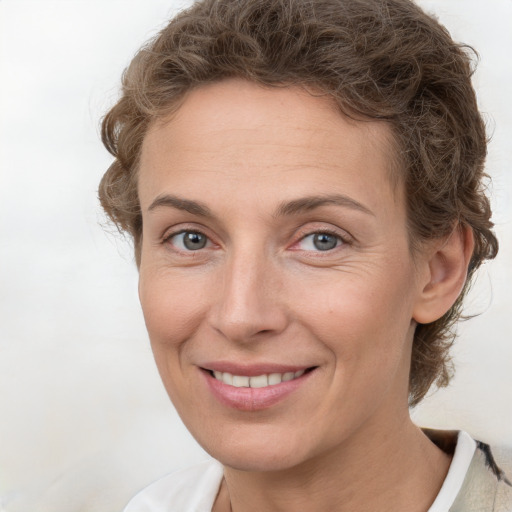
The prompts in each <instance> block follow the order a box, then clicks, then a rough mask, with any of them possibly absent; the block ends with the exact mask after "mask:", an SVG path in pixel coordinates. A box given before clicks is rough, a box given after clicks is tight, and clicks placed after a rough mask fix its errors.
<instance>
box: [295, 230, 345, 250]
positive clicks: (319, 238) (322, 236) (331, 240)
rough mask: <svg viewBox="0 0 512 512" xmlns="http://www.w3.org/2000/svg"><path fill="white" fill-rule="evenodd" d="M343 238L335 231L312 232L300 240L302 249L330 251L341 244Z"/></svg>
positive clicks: (299, 246)
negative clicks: (334, 232)
mask: <svg viewBox="0 0 512 512" xmlns="http://www.w3.org/2000/svg"><path fill="white" fill-rule="evenodd" d="M342 243H343V240H342V239H341V237H339V236H338V235H334V234H333V233H311V234H310V235H307V236H305V237H304V238H302V239H301V240H300V241H299V242H298V244H297V245H298V248H299V249H300V250H302V251H330V250H332V249H335V248H336V247H338V246H340V245H341V244H342Z"/></svg>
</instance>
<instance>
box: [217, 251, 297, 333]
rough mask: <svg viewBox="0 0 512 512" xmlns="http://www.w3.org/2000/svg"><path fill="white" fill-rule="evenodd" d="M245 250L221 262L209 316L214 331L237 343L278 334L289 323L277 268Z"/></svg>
mask: <svg viewBox="0 0 512 512" xmlns="http://www.w3.org/2000/svg"><path fill="white" fill-rule="evenodd" d="M248 252H251V251H248ZM248 252H245V253H238V254H236V255H232V257H231V258H228V259H227V261H226V262H225V263H224V265H223V267H222V270H221V271H220V276H219V281H218V282H219V284H220V286H219V290H218V294H217V296H216V297H215V299H214V303H213V305H212V307H211V309H210V315H209V316H210V325H211V326H212V327H213V328H214V329H215V330H216V331H217V332H219V333H220V334H221V335H222V336H223V337H225V338H226V339H229V340H230V341H235V342H239V343H245V342H251V341H255V340H256V339H262V338H268V337H271V336H272V335H276V334H279V333H281V332H282V331H283V330H284V329H285V328H286V325H287V322H288V319H287V312H286V307H285V304H284V303H283V300H282V286H281V284H282V283H281V279H280V271H279V268H276V265H273V264H272V262H270V261H269V259H268V258H266V257H265V255H261V254H260V255H256V254H254V252H253V253H252V254H248Z"/></svg>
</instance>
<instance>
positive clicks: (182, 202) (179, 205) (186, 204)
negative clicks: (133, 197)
mask: <svg viewBox="0 0 512 512" xmlns="http://www.w3.org/2000/svg"><path fill="white" fill-rule="evenodd" d="M162 206H166V207H170V208H175V209H176V210H182V211H185V212H188V213H191V214H192V215H198V216H200V217H213V213H212V212H211V210H210V208H208V207H207V206H206V205H205V204H203V203H200V202H199V201H190V200H189V199H183V198H181V197H177V196H172V195H169V194H165V195H163V196H158V197H157V198H156V199H155V200H154V201H153V202H152V203H151V205H150V206H149V208H148V212H150V211H152V210H155V209H156V208H160V207H162Z"/></svg>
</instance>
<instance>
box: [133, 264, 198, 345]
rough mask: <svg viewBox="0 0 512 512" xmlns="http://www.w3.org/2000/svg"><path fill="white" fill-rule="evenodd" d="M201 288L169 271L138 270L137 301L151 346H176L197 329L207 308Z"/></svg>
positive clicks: (191, 280) (194, 280)
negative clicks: (139, 272) (139, 271)
mask: <svg viewBox="0 0 512 512" xmlns="http://www.w3.org/2000/svg"><path fill="white" fill-rule="evenodd" d="M204 285H205V283H204V280H201V279H189V278H187V277H186V276H183V275H181V276H180V275H173V273H171V272H167V273H166V272H161V271H159V272H158V273H157V272H151V271H145V270H142V271H141V274H140V281H139V298H140V303H141V306H142V311H143V313H144V319H145V322H146V327H147V329H148V333H149V336H150V339H151V343H152V345H160V344H163V345H169V348H171V347H172V346H173V345H179V344H181V343H182V342H183V341H184V340H185V339H187V338H188V337H189V336H190V334H191V333H192V332H193V331H194V330H195V329H196V328H197V326H198V323H199V322H200V320H201V316H202V312H203V311H204V310H205V307H206V295H207V294H206V293H205V290H204V288H205V286H204Z"/></svg>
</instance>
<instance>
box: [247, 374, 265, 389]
mask: <svg viewBox="0 0 512 512" xmlns="http://www.w3.org/2000/svg"><path fill="white" fill-rule="evenodd" d="M249 384H250V386H251V388H264V387H265V386H268V377H267V376H266V375H258V376H257V377H251V378H250V379H249Z"/></svg>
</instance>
